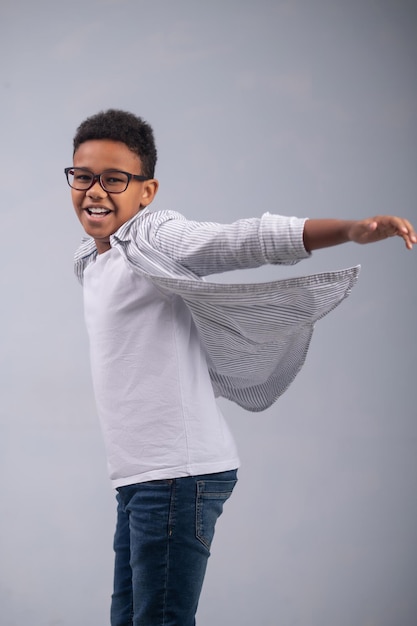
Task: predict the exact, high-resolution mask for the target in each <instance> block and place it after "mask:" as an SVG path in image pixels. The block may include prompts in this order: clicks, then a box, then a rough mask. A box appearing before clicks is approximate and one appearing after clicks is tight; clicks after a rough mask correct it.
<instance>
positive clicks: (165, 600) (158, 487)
mask: <svg viewBox="0 0 417 626" xmlns="http://www.w3.org/2000/svg"><path fill="white" fill-rule="evenodd" d="M236 481H237V471H236V470H231V471H227V472H220V473H216V474H204V475H201V476H187V477H185V478H175V479H171V480H154V481H149V482H145V483H137V484H135V485H127V486H126V487H119V489H118V490H117V491H118V494H117V496H116V497H117V501H118V508H117V525H116V533H115V537H114V551H115V571H114V591H113V595H112V605H111V624H112V626H195V614H196V611H197V605H198V600H199V597H200V592H201V588H202V585H203V580H204V575H205V571H206V566H207V559H208V557H209V556H210V546H211V542H212V539H213V535H214V527H215V525H216V521H217V518H218V517H219V515H221V513H222V511H223V504H224V503H225V501H226V500H227V499H228V498H229V496H230V495H231V493H232V491H233V488H234V486H235V484H236Z"/></svg>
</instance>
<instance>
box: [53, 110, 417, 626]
mask: <svg viewBox="0 0 417 626" xmlns="http://www.w3.org/2000/svg"><path fill="white" fill-rule="evenodd" d="M156 158H157V154H156V148H155V144H154V138H153V132H152V129H151V127H150V126H149V125H148V124H147V123H146V122H144V121H143V120H142V119H141V118H139V117H136V116H135V115H132V114H131V113H127V112H124V111H118V110H108V111H105V112H101V113H98V114H97V115H94V116H92V117H90V118H88V119H87V120H85V121H84V122H83V123H82V124H81V125H80V126H79V128H78V129H77V132H76V135H75V138H74V159H73V166H72V167H69V168H66V170H65V172H66V176H67V180H68V183H69V185H70V187H71V195H72V201H73V204H74V208H75V211H76V214H77V216H78V218H79V220H80V222H81V224H82V226H83V228H84V230H85V231H86V233H87V235H88V236H89V237H88V239H86V240H85V241H84V242H83V243H82V245H81V246H80V248H79V249H78V251H77V254H76V258H75V270H76V273H77V275H78V277H79V279H80V281H81V282H82V283H83V288H84V303H85V318H86V324H87V329H88V333H89V339H90V351H91V364H92V373H93V383H94V391H95V396H96V402H97V409H98V414H99V417H100V421H101V425H102V429H103V435H104V440H105V445H106V450H107V457H108V468H109V474H110V478H111V480H112V484H113V486H114V487H115V488H116V490H117V496H116V497H117V501H118V514H117V524H116V532H115V539H114V550H115V574H114V592H113V595H112V605H111V624H112V626H128V625H129V626H160V625H161V626H162V625H164V626H193V625H194V624H195V614H196V610H197V604H198V600H199V596H200V592H201V587H202V584H203V579H204V574H205V569H206V564H207V559H208V556H209V554H210V547H211V542H212V539H213V535H214V527H215V523H216V520H217V518H218V516H219V515H220V514H221V512H222V509H223V504H224V502H225V501H226V500H227V499H228V497H229V496H230V494H231V493H232V491H233V488H234V485H235V483H236V480H237V475H236V473H237V468H238V465H239V460H238V456H237V452H236V449H235V445H234V442H233V438H232V436H231V434H230V432H229V430H228V428H227V425H226V423H225V421H224V419H223V417H222V415H221V413H220V411H219V409H218V407H217V405H216V401H215V396H216V395H223V396H224V397H226V398H229V399H231V400H233V401H235V402H237V403H238V404H240V405H241V406H243V407H245V408H247V409H249V410H254V411H256V410H262V409H264V408H266V407H267V406H270V404H272V402H274V401H275V400H276V398H277V397H278V396H279V395H280V394H281V393H283V391H285V389H286V388H287V387H288V385H289V384H290V383H291V381H292V380H293V379H294V377H295V375H296V374H297V372H298V371H299V369H300V367H301V366H302V364H303V362H304V359H305V356H306V353H307V349H308V345H309V341H310V338H311V333H312V329H313V326H314V323H315V322H316V321H317V319H319V318H320V317H322V316H323V315H325V314H326V313H328V312H329V311H330V310H332V309H333V308H334V307H335V306H337V304H338V303H339V302H341V301H342V300H343V299H344V298H345V297H346V296H347V295H348V294H349V292H350V289H351V288H352V286H353V284H354V282H355V280H356V277H357V273H358V268H351V269H349V270H344V271H341V272H334V273H327V274H320V275H316V276H311V277H305V278H297V279H291V280H287V281H277V282H276V283H268V284H266V285H265V284H264V285H216V284H214V283H208V282H205V281H204V280H202V277H203V276H207V275H210V274H213V273H218V272H221V271H228V270H231V269H236V268H244V267H256V266H260V265H262V264H265V263H282V264H292V263H296V262H297V261H299V260H301V259H303V258H307V257H308V256H309V255H310V253H311V252H312V251H313V250H315V249H317V248H322V247H326V246H332V245H337V244H341V243H344V242H347V241H355V242H357V243H370V242H374V241H379V240H381V239H384V238H386V237H390V236H394V235H398V236H400V237H402V238H403V240H404V241H405V244H406V247H407V248H408V249H411V248H412V247H413V244H415V243H416V242H417V239H416V234H415V232H414V230H413V227H412V226H411V224H410V223H409V222H408V221H407V220H405V219H401V218H398V217H390V216H383V217H375V218H370V219H365V220H361V221H345V220H306V219H299V218H286V217H282V216H277V215H270V214H268V213H267V214H265V215H263V216H262V217H261V218H259V219H248V220H239V221H238V222H235V223H234V224H228V225H220V224H213V223H203V222H201V223H200V222H193V221H188V220H186V219H185V218H184V217H183V216H181V215H179V214H178V213H174V212H171V211H158V212H154V213H151V212H150V211H149V210H148V208H147V207H148V206H149V205H150V204H151V202H152V200H153V199H154V197H155V194H156V193H157V190H158V182H157V180H156V179H155V178H154V169H155V163H156Z"/></svg>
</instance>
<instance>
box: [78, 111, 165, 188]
mask: <svg viewBox="0 0 417 626" xmlns="http://www.w3.org/2000/svg"><path fill="white" fill-rule="evenodd" d="M90 139H111V140H112V141H121V142H123V143H124V144H126V146H127V147H128V148H129V149H130V150H132V152H134V153H135V154H137V155H138V156H139V158H140V160H141V163H142V174H144V176H149V178H153V177H154V173H155V165H156V159H157V151H156V146H155V139H154V134H153V130H152V127H151V126H150V125H149V124H148V123H147V122H145V121H144V120H143V119H142V118H141V117H138V116H137V115H134V114H133V113H129V112H128V111H121V110H119V109H108V110H107V111H100V113H96V114H95V115H92V116H91V117H88V118H87V119H86V120H84V122H82V123H81V124H80V125H79V127H78V128H77V131H76V133H75V137H74V142H73V143H74V153H75V152H76V150H77V149H78V148H79V146H80V145H81V144H82V143H84V141H89V140H90Z"/></svg>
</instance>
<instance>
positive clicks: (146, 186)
mask: <svg viewBox="0 0 417 626" xmlns="http://www.w3.org/2000/svg"><path fill="white" fill-rule="evenodd" d="M158 187H159V182H158V181H157V180H156V178H150V179H149V180H145V182H144V183H143V190H142V197H141V203H140V204H141V206H142V207H145V206H148V204H150V203H151V202H152V200H153V199H154V198H155V196H156V192H157V191H158Z"/></svg>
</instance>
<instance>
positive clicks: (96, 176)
mask: <svg viewBox="0 0 417 626" xmlns="http://www.w3.org/2000/svg"><path fill="white" fill-rule="evenodd" d="M71 170H82V171H83V172H88V174H91V175H92V179H91V183H90V185H89V186H88V187H83V188H82V189H80V188H79V187H74V186H73V185H71V183H70V181H69V178H68V174H69V173H70V171H71ZM64 172H65V176H66V177H67V183H68V185H69V186H70V187H71V189H75V190H76V191H88V190H89V189H91V187H94V185H95V184H96V182H98V183H99V185H100V187H101V188H102V189H103V190H104V191H105V192H106V193H124V192H125V191H126V189H127V188H128V186H129V183H130V181H131V180H138V181H139V182H144V181H145V180H150V179H149V176H143V175H142V174H131V173H130V172H124V171H123V170H115V169H109V170H104V172H101V173H100V174H94V172H92V171H91V170H89V169H88V168H87V167H74V166H72V167H66V168H65V170H64ZM109 172H117V173H118V174H124V175H125V176H127V181H126V187H125V188H124V189H122V190H121V191H110V190H109V189H106V187H105V186H104V185H103V182H102V180H101V177H102V176H103V174H108V173H109Z"/></svg>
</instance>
